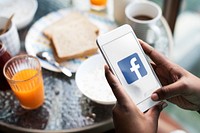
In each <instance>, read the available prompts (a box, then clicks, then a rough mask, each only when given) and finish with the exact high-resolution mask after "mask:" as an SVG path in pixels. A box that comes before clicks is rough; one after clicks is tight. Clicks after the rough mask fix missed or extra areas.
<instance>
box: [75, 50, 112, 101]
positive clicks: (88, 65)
mask: <svg viewBox="0 0 200 133" xmlns="http://www.w3.org/2000/svg"><path fill="white" fill-rule="evenodd" d="M105 64H106V63H105V61H104V59H103V57H102V56H101V55H100V54H97V55H93V56H91V57H89V58H88V59H87V60H85V61H84V62H83V63H82V64H81V65H80V67H79V68H78V70H77V72H76V76H75V80H76V83H77V86H78V88H79V89H80V91H81V92H82V93H83V94H84V95H85V96H86V97H88V98H90V99H91V100H93V101H95V102H97V103H100V104H107V105H109V104H115V102H116V98H115V96H114V94H113V92H112V90H111V88H110V86H109V85H108V82H107V80H106V78H105V74H104V65H105Z"/></svg>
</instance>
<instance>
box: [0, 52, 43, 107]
mask: <svg viewBox="0 0 200 133" xmlns="http://www.w3.org/2000/svg"><path fill="white" fill-rule="evenodd" d="M3 73H4V76H5V77H6V79H7V81H8V83H9V85H10V87H11V89H12V90H13V92H14V94H15V96H16V97H17V99H18V100H19V102H20V105H21V106H22V107H23V108H25V109H36V108H38V107H40V106H41V105H42V104H43V102H44V86H43V78H42V70H41V65H40V62H39V60H38V59H37V58H36V57H33V56H30V55H19V56H16V57H13V58H11V59H10V60H9V61H8V62H7V63H6V64H5V66H4V68H3Z"/></svg>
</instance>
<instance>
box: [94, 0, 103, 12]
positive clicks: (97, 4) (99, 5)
mask: <svg viewBox="0 0 200 133" xmlns="http://www.w3.org/2000/svg"><path fill="white" fill-rule="evenodd" d="M90 4H91V8H92V9H93V10H97V11H101V10H104V9H105V8H106V4H107V0H90Z"/></svg>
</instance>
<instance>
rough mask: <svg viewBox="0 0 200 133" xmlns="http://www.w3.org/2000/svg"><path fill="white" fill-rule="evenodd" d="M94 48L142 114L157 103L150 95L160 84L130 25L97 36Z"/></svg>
mask: <svg viewBox="0 0 200 133" xmlns="http://www.w3.org/2000/svg"><path fill="white" fill-rule="evenodd" d="M97 45H98V47H99V49H100V51H101V53H102V55H103V57H104V59H105V60H106V62H107V64H108V66H109V67H110V68H111V70H112V72H113V73H114V75H115V76H116V77H117V78H118V80H119V81H120V83H121V84H122V86H123V87H124V89H125V90H126V92H127V93H128V95H129V96H130V97H131V99H132V100H133V101H134V103H136V104H137V107H138V108H139V109H140V110H141V111H142V112H145V111H146V110H148V109H149V108H150V107H152V106H154V105H155V104H157V103H158V102H154V101H152V100H151V97H150V96H151V94H152V93H153V92H154V91H155V90H157V89H158V88H160V87H161V83H160V81H159V79H158V77H157V76H156V74H155V72H154V70H153V68H152V67H151V65H150V63H149V62H148V59H147V56H146V55H145V53H144V51H143V49H142V47H141V45H140V43H139V41H138V39H137V37H136V35H135V33H134V32H133V30H132V28H131V26H130V25H127V24H125V25H123V26H120V27H118V28H116V29H114V30H112V31H110V32H108V33H106V34H102V35H100V36H99V37H98V38H97Z"/></svg>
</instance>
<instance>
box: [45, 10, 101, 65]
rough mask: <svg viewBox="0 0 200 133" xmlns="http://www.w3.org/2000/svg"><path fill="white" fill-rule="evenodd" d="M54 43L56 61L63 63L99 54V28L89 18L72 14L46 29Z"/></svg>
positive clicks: (47, 34) (46, 34)
mask: <svg viewBox="0 0 200 133" xmlns="http://www.w3.org/2000/svg"><path fill="white" fill-rule="evenodd" d="M43 33H44V34H45V36H47V37H48V38H49V39H51V41H52V45H53V47H54V49H55V53H56V60H57V61H59V62H61V61H65V60H69V59H74V58H79V57H84V56H88V55H90V54H94V53H96V52H97V49H98V48H97V45H96V37H97V34H98V28H97V26H96V25H94V24H93V23H91V22H90V21H89V20H88V18H86V17H85V16H83V15H81V14H79V13H71V14H69V15H67V16H65V17H63V18H62V19H60V20H58V21H57V22H55V23H53V24H52V25H50V26H48V27H47V28H45V29H44V31H43Z"/></svg>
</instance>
